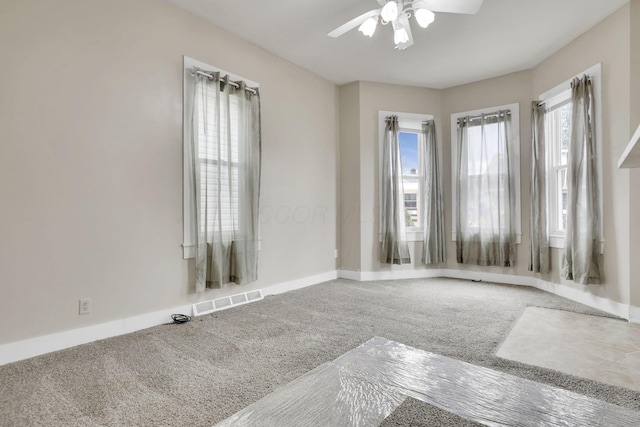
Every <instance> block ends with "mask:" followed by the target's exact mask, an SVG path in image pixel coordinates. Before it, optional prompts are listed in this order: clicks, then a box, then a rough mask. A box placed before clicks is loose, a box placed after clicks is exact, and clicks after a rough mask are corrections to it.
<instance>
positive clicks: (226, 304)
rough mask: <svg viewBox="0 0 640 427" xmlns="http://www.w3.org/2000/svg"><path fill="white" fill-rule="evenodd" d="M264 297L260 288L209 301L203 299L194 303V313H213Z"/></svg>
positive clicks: (195, 314)
mask: <svg viewBox="0 0 640 427" xmlns="http://www.w3.org/2000/svg"><path fill="white" fill-rule="evenodd" d="M262 298H263V296H262V291H261V290H260V289H258V290H255V291H249V292H245V293H242V294H236V295H231V296H228V297H222V298H218V299H214V300H209V301H202V302H198V303H195V304H193V315H194V317H195V316H202V315H203V314H209V313H213V312H215V311H220V310H225V309H227V308H231V307H235V306H238V305H242V304H247V303H250V302H254V301H258V300H261V299H262Z"/></svg>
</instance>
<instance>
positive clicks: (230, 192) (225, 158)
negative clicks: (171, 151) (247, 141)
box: [196, 93, 239, 232]
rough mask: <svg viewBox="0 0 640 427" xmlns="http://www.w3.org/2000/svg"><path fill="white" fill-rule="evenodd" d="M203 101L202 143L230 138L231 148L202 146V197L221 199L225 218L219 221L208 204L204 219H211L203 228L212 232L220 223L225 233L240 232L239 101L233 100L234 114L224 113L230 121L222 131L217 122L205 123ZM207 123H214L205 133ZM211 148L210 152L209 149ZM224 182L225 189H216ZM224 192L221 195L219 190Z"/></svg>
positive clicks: (202, 212) (199, 112)
mask: <svg viewBox="0 0 640 427" xmlns="http://www.w3.org/2000/svg"><path fill="white" fill-rule="evenodd" d="M205 95H206V96H208V97H209V103H213V102H215V96H216V95H215V94H214V93H208V94H205ZM202 104H203V100H202V98H197V99H196V109H197V111H196V114H197V115H198V116H200V117H201V119H200V120H198V134H199V137H200V139H201V140H205V138H212V137H214V136H215V137H216V138H217V136H218V135H220V136H221V139H223V140H225V139H226V138H227V137H228V136H230V141H231V146H230V147H228V146H226V145H222V146H221V149H220V152H218V151H217V150H215V149H213V144H208V145H205V144H202V145H201V146H200V152H199V153H198V161H199V162H200V188H201V189H202V192H203V193H204V194H203V195H202V196H201V197H203V198H207V199H210V200H213V199H218V198H219V200H220V204H221V205H222V209H221V210H220V213H221V217H220V218H216V214H217V212H216V211H214V210H212V209H211V210H207V208H206V207H207V204H206V203H202V204H201V207H200V215H201V217H204V216H205V215H206V216H207V220H206V222H205V221H203V223H202V228H203V230H201V231H205V230H204V224H205V223H206V224H207V228H208V230H207V231H209V232H211V231H213V228H214V221H216V220H219V221H220V223H221V229H222V230H223V231H227V232H230V231H238V201H239V200H238V199H239V197H238V133H239V129H238V123H239V119H238V107H239V105H238V99H237V98H235V97H232V98H230V100H229V106H230V111H224V110H223V112H222V115H223V116H228V117H229V120H228V124H229V125H230V126H229V127H227V121H224V120H223V121H221V122H220V123H219V125H220V129H218V128H217V125H218V123H217V122H216V121H215V120H205V118H204V115H205V114H206V113H207V111H206V109H205V108H203V105H202ZM220 107H221V108H223V109H224V108H226V106H225V104H224V103H221V104H220ZM205 123H210V124H211V125H210V126H209V128H208V129H206V131H205ZM207 147H208V148H207ZM218 180H219V181H220V182H221V184H222V185H220V186H218V185H215V183H216V182H217V181H218ZM219 188H220V189H221V191H220V194H218V189H219Z"/></svg>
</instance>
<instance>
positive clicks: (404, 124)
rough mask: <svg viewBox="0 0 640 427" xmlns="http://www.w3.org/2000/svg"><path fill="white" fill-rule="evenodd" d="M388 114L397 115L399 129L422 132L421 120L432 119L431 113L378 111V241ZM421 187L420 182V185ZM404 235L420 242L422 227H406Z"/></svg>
mask: <svg viewBox="0 0 640 427" xmlns="http://www.w3.org/2000/svg"><path fill="white" fill-rule="evenodd" d="M388 116H398V127H399V128H400V131H402V130H404V131H417V132H422V122H425V121H427V120H433V117H434V116H433V115H432V114H417V113H400V112H397V111H378V176H379V178H378V183H379V185H378V200H379V201H380V202H379V203H378V205H379V206H380V208H379V212H378V218H379V220H378V222H379V224H380V225H379V229H378V241H380V242H382V221H381V220H380V219H381V218H382V174H381V173H380V171H381V170H382V155H383V152H384V129H385V118H387V117H388ZM420 188H422V184H421V187H420ZM406 235H407V241H408V242H421V241H423V240H424V227H407V228H406Z"/></svg>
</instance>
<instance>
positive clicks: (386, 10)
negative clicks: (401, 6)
mask: <svg viewBox="0 0 640 427" xmlns="http://www.w3.org/2000/svg"><path fill="white" fill-rule="evenodd" d="M380 16H382V19H384V20H385V21H387V22H391V21H394V20H395V19H396V18H397V17H398V3H396V2H395V1H388V2H387V3H386V4H385V5H384V7H383V8H382V11H380Z"/></svg>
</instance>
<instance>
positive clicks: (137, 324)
mask: <svg viewBox="0 0 640 427" xmlns="http://www.w3.org/2000/svg"><path fill="white" fill-rule="evenodd" d="M174 313H191V305H190V304H189V305H184V306H181V307H176V308H173V309H170V310H161V311H155V312H153V313H147V314H142V315H140V316H134V317H128V318H125V319H120V320H114V321H111V322H106V323H100V324H98V325H92V326H86V327H83V328H77V329H72V330H69V331H64V332H58V333H55V334H50V335H45V336H42V337H36V338H31V339H27V340H23V341H17V342H13V343H9V344H2V345H0V365H4V364H7V363H11V362H16V361H18V360H23V359H28V358H30V357H35V356H39V355H41V354H45V353H51V352H52V351H58V350H63V349H65V348H69V347H75V346H77V345H80V344H86V343H90V342H93V341H98V340H101V339H105V338H110V337H115V336H117V335H124V334H128V333H131V332H135V331H139V330H141V329H146V328H150V327H152V326H157V325H161V324H163V323H168V322H169V321H171V315H172V314H174Z"/></svg>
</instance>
